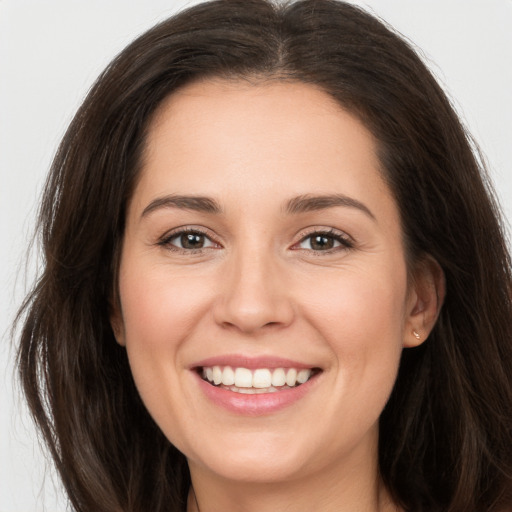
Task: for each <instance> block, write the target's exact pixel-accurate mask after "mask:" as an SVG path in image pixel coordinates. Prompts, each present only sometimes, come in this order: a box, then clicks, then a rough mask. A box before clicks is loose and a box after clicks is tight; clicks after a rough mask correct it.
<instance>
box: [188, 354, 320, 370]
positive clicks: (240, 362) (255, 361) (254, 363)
mask: <svg viewBox="0 0 512 512" xmlns="http://www.w3.org/2000/svg"><path fill="white" fill-rule="evenodd" d="M212 366H231V367H232V368H247V369H248V370H256V369H258V368H269V369H273V368H297V369H308V368H315V367H316V366H315V365H311V364H307V363H301V362H299V361H295V360H292V359H287V358H283V357H277V356H268V355H267V356H258V357H254V356H244V355H240V354H225V355H219V356H214V357H208V358H207V359H203V360H201V361H198V362H196V363H194V364H192V365H191V368H202V367H212Z"/></svg>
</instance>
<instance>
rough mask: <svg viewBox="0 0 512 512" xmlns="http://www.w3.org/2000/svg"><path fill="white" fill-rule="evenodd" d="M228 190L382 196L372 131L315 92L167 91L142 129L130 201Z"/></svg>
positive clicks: (241, 87) (286, 87)
mask: <svg viewBox="0 0 512 512" xmlns="http://www.w3.org/2000/svg"><path fill="white" fill-rule="evenodd" d="M235 191H236V192H237V193H238V194H239V195H240V196H243V197H245V198H246V199H247V200H248V199H249V197H252V198H263V197H268V196H269V194H270V192H272V195H273V197H275V198H276V199H278V196H281V197H280V198H279V199H281V200H286V198H287V197H292V196H296V195H301V194H305V193H310V194H326V193H332V192H340V193H350V194H352V195H355V196H358V195H361V196H365V195H366V194H367V193H368V192H369V191H373V192H375V193H376V194H377V195H378V194H384V195H386V196H387V197H388V199H389V197H390V192H389V190H388V187H387V186H386V185H385V183H384V181H383V179H382V176H381V172H380V163H379V161H378V158H377V152H376V141H375V139H374V137H373V136H372V134H371V133H370V132H369V131H368V130H367V129H366V128H365V126H364V125H363V124H362V123H361V122H360V121H359V120H358V119H357V118H356V117H355V116H354V115H352V114H350V113H349V112H347V111H346V110H344V109H343V108H342V107H341V106H340V105H339V104H338V103H337V102H336V101H335V100H334V99H333V98H332V97H331V96H329V95H328V94H326V93H325V92H324V91H322V90H320V89H319V88H317V87H315V86H313V85H309V84H304V83H297V82H275V81H272V82H264V83H258V84H251V83H248V82H241V81H227V80H214V81H203V82H197V83H193V84H191V85H188V86H186V87H184V88H182V89H180V90H179V91H177V92H175V93H173V94H172V95H171V96H170V97H169V98H168V99H167V100H166V101H165V102H164V103H163V104H162V105H161V106H160V108H159V109H158V111H157V112H156V114H155V116H154V118H153V120H152V122H151V124H150V128H149V130H148V137H147V141H146V148H145V155H144V159H143V166H142V174H141V179H140V182H139V186H138V187H137V190H136V194H135V195H136V197H135V198H134V199H138V198H141V197H144V199H145V200H146V201H147V200H149V199H150V198H151V196H152V195H153V196H154V195H155V194H158V193H163V192H165V193H175V194H197V195H208V196H212V195H213V196H219V197H221V196H222V195H223V194H231V195H232V193H233V192H235ZM141 207H143V206H142V205H141Z"/></svg>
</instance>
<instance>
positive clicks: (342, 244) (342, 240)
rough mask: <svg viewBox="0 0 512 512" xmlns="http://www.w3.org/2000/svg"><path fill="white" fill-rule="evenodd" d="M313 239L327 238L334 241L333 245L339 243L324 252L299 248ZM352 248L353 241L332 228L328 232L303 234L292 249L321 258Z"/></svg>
mask: <svg viewBox="0 0 512 512" xmlns="http://www.w3.org/2000/svg"><path fill="white" fill-rule="evenodd" d="M314 237H324V238H328V239H331V240H334V243H336V242H337V243H339V245H338V246H334V247H331V248H329V249H325V250H314V249H304V248H301V247H299V246H300V245H301V244H302V243H304V242H305V241H307V240H308V239H309V240H311V241H312V240H313V238H314ZM310 244H311V242H310ZM353 247H354V243H353V240H352V239H351V238H350V237H349V236H348V235H346V234H345V233H342V232H340V231H338V230H336V229H334V228H331V229H328V230H314V231H310V232H308V233H303V234H302V235H301V239H300V240H299V242H297V243H296V244H294V246H293V247H292V249H294V250H296V251H307V252H309V253H312V254H314V255H315V256H323V255H327V254H332V253H335V252H338V251H346V250H349V249H352V248H353Z"/></svg>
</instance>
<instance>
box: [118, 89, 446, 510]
mask: <svg viewBox="0 0 512 512" xmlns="http://www.w3.org/2000/svg"><path fill="white" fill-rule="evenodd" d="M170 194H175V195H176V194H178V195H186V196H200V197H208V198H210V199H212V200H214V201H215V202H216V203H217V204H218V206H219V209H220V210H221V211H220V212H212V211H196V210H194V209H191V208H183V207H182V206H183V204H182V205H181V206H180V205H178V206H176V205H174V206H172V205H169V204H167V205H165V204H162V201H160V202H158V201H157V202H156V203H154V201H155V200H158V199H160V198H162V197H165V196H168V195H170ZM332 194H339V195H343V196H344V197H348V198H350V201H351V204H344V205H336V206H332V205H331V206H329V207H325V208H316V209H313V210H310V211H301V212H290V211H287V208H286V205H287V204H288V203H289V202H290V200H292V199H293V198H297V197H303V196H306V195H307V196H308V197H311V196H312V195H314V196H323V195H332ZM356 201H357V205H356V203H355V202H356ZM345 203H347V201H346V200H345ZM151 204H153V206H152V207H150V208H149V209H148V206H149V205H151ZM361 205H364V207H363V206H361ZM317 206H318V205H317ZM365 208H366V209H367V210H368V211H365ZM145 210H146V213H143V212H144V211H145ZM184 227H185V228H187V229H195V230H199V232H200V234H201V233H202V234H205V235H206V237H205V238H202V239H201V240H203V241H204V242H203V243H204V247H203V248H201V249H192V250H190V249H181V248H179V247H178V245H179V243H180V240H181V238H180V235H179V231H180V229H183V228H184ZM319 232H320V233H327V235H324V236H327V239H328V241H329V242H334V247H333V248H332V249H329V250H321V249H318V248H316V249H315V248H314V247H313V246H312V245H311V240H312V239H311V236H312V235H313V234H314V233H319ZM171 235H173V236H174V238H172V236H171ZM308 237H309V238H308ZM333 237H334V238H333ZM337 237H340V238H337ZM338 240H341V241H338ZM346 241H348V245H349V246H347V245H346ZM407 270H408V269H407V265H406V261H405V255H404V247H403V240H402V232H401V228H400V219H399V215H398V210H397V206H396V203H395V201H394V199H393V196H392V194H391V192H390V190H389V188H388V187H387V185H386V184H385V182H384V181H383V179H382V177H381V173H380V171H379V162H378V159H377V157H376V143H375V140H374V139H373V137H372V135H371V134H370V133H369V132H368V131H367V130H366V129H365V127H364V126H363V125H362V123H360V121H359V120H358V119H357V118H355V117H354V116H352V115H351V114H349V113H347V112H346V111H344V110H342V109H341V108H340V107H339V106H338V105H337V104H336V103H335V102H334V101H333V100H332V99H331V98H330V97H329V96H328V95H326V94H325V93H324V92H322V91H320V90H318V89H316V88H315V87H313V86H311V85H306V84H300V83H281V82H267V83H259V84H256V85H255V84H250V83H246V82H243V83H242V82H228V81H220V80H218V81H208V82H201V83H195V84H192V85H189V86H186V87H184V88H183V89H181V90H180V91H179V92H178V93H175V94H173V95H172V96H171V97H170V98H169V99H168V100H167V101H166V102H165V103H164V104H163V105H162V106H161V108H160V109H159V111H158V113H157V115H156V116H155V118H154V119H153V122H152V124H151V127H150V131H149V135H148V141H147V148H146V152H145V157H144V161H143V168H142V174H141V179H140V181H139V183H138V185H137V187H136V190H135V192H134V195H133V197H132V200H131V202H130V205H129V209H128V215H127V225H126V233H125V238H124V244H123V251H122V257H121V266H120V278H119V293H120V308H119V309H118V310H117V311H116V312H115V313H114V314H113V317H112V324H113V327H114V331H115V332H116V336H117V339H118V342H119V343H120V344H122V345H124V346H126V350H127V352H128V356H129V360H130V365H131V368H132V372H133V375H134V378H135V382H136V384H137V388H138V390H139V392H140V394H141V396H142V399H143V401H144V403H145V405H146V407H147V408H148V410H149V412H150V414H151V415H152V416H153V418H154V419H155V421H156V423H157V424H158V425H159V426H160V428H161V429H162V431H163V432H164V433H165V435H166V436H167V437H168V439H169V440H170V441H171V442H172V443H174V444H175V445H176V446H177V447H178V448H179V449H180V450H181V451H182V452H183V453H184V454H185V455H186V456H187V458H188V461H189V467H190V471H191V476H192V483H193V486H194V490H195V493H196V495H197V501H198V503H199V505H200V509H201V511H202V512H205V511H209V510H244V511H252V510H258V511H266V510H285V509H286V510H288V509H289V510H294V511H302V510H304V511H306V510H325V511H328V510H333V511H334V510H336V511H338V512H339V511H344V510H347V511H348V510H350V511H352V512H353V511H358V510H365V511H372V510H396V508H395V507H394V505H393V504H392V503H390V500H389V498H388V497H387V494H386V491H385V489H383V486H382V485H381V482H380V480H379V477H378V468H377V445H378V418H379V415H380V413H381V411H382V409H383V408H384V406H385V404H386V401H387V399H388V397H389V394H390V392H391V390H392V387H393V384H394V381H395V378H396V373H397V369H398V364H399V358H400V354H401V351H402V349H403V347H404V346H414V345H416V344H419V343H421V342H423V341H424V340H425V339H426V337H427V336H428V333H429V331H430V329H431V328H432V326H433V323H434V321H435V318H436V315H437V312H438V309H439V306H440V302H441V301H442V294H443V291H442V279H441V278H440V277H439V273H438V272H436V266H435V264H434V263H433V262H430V263H428V264H424V265H421V266H418V267H417V269H416V270H415V275H414V279H408V271H407ZM413 330H416V331H417V332H418V333H420V340H417V339H416V337H415V336H414V335H413ZM227 354H229V355H232V354H235V355H240V356H247V357H259V356H278V357H284V358H288V359H291V360H293V361H297V362H299V363H302V364H305V365H307V366H310V367H316V368H320V369H321V370H322V371H321V373H320V374H319V375H317V376H316V377H315V379H314V380H312V381H311V383H310V387H309V389H308V391H307V393H305V394H304V396H302V397H301V398H300V399H299V400H297V401H295V402H294V403H292V404H291V405H289V406H287V407H284V408H282V409H280V410H278V411H275V412H272V413H270V414H262V415H261V414H260V415H258V414H256V415H249V414H238V413H236V412H233V411H230V410H226V409H225V408H223V407H220V406H218V405H216V404H215V403H213V402H212V401H211V400H210V399H209V398H207V397H206V395H205V394H204V393H203V392H202V391H201V389H200V385H199V384H200V380H199V379H198V376H197V373H196V371H195V368H194V364H195V363H197V362H198V361H201V360H204V359H205V358H210V357H216V356H224V355H227ZM235 483H236V485H234V484H235ZM194 507H195V499H194V500H192V499H190V500H189V509H190V510H193V509H194ZM286 507H289V508H286Z"/></svg>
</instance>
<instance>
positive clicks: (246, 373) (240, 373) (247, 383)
mask: <svg viewBox="0 0 512 512" xmlns="http://www.w3.org/2000/svg"><path fill="white" fill-rule="evenodd" d="M235 386H236V387H237V388H251V387H252V372H251V370H248V369H247V368H237V369H236V370H235Z"/></svg>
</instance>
